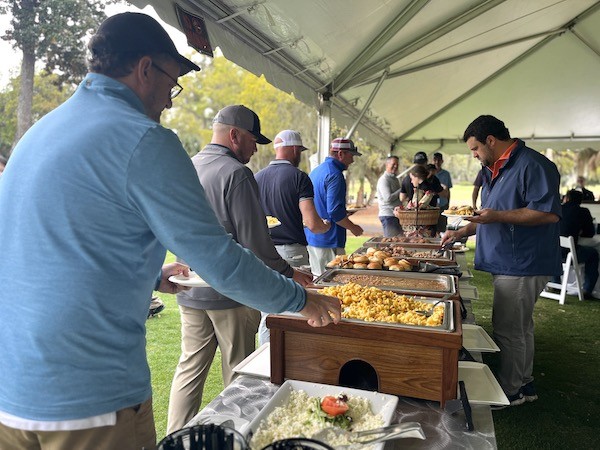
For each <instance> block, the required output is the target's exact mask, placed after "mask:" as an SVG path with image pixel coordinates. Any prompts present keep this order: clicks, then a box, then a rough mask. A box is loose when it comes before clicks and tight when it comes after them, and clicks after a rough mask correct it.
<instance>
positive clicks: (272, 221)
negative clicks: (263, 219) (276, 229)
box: [267, 216, 281, 227]
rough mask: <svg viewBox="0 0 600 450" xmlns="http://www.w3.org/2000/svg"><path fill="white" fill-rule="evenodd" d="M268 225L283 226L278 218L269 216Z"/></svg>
mask: <svg viewBox="0 0 600 450" xmlns="http://www.w3.org/2000/svg"><path fill="white" fill-rule="evenodd" d="M267 225H268V226H270V227H273V226H275V225H281V222H280V221H279V219H278V218H277V217H273V216H267Z"/></svg>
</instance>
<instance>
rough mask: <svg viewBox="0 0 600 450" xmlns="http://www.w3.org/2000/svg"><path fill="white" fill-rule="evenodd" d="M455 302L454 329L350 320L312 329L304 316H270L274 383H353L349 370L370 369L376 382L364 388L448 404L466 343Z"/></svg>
mask: <svg viewBox="0 0 600 450" xmlns="http://www.w3.org/2000/svg"><path fill="white" fill-rule="evenodd" d="M454 303H455V305H454V306H455V307H454V308H453V309H452V311H453V314H454V330H453V331H440V330H429V329H427V327H418V329H415V327H404V326H402V325H382V324H376V323H369V322H346V321H342V322H340V323H339V324H337V325H334V324H330V325H328V326H326V327H323V328H313V327H311V326H310V325H308V323H307V321H306V319H305V318H303V317H301V316H290V315H269V316H268V317H267V326H268V327H269V328H270V331H271V382H273V383H275V384H281V383H283V381H284V380H285V379H294V380H302V381H310V382H314V383H324V384H332V385H348V384H347V383H345V382H344V381H343V380H342V378H344V377H346V376H347V375H348V370H349V369H350V368H356V367H360V368H361V370H362V368H367V372H366V374H367V373H368V374H369V375H371V376H372V378H373V379H375V380H376V386H372V385H369V386H362V387H363V388H367V389H369V390H376V391H378V392H382V393H386V394H393V395H401V396H406V397H416V398H420V399H426V400H434V401H438V402H440V406H442V407H443V406H444V404H445V402H446V400H450V399H454V398H456V390H457V383H458V356H459V352H460V349H461V347H462V326H461V318H460V308H458V307H457V306H458V305H456V302H454ZM352 387H358V386H356V385H355V386H352Z"/></svg>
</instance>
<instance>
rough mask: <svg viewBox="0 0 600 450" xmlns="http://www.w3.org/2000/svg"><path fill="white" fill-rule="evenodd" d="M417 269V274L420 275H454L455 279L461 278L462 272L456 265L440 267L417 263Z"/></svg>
mask: <svg viewBox="0 0 600 450" xmlns="http://www.w3.org/2000/svg"><path fill="white" fill-rule="evenodd" d="M418 267H419V268H418V272H421V273H437V274H442V275H455V276H457V277H460V276H462V270H460V266H459V265H458V264H454V265H447V266H440V265H438V264H434V263H430V262H419V265H418Z"/></svg>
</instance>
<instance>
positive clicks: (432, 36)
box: [338, 0, 505, 90]
mask: <svg viewBox="0 0 600 450" xmlns="http://www.w3.org/2000/svg"><path fill="white" fill-rule="evenodd" d="M504 1H505V0H488V1H486V2H485V3H482V4H480V5H478V6H477V7H475V8H470V9H468V10H466V11H463V12H462V13H460V14H458V15H457V16H455V17H453V18H452V19H450V20H449V21H448V22H446V23H445V24H444V25H442V26H438V27H436V28H435V29H433V30H431V31H428V32H427V33H425V34H424V35H422V36H419V37H418V38H417V39H415V40H413V41H412V42H410V43H408V44H407V45H405V46H404V47H402V48H401V49H398V50H396V51H394V52H392V53H390V54H388V55H386V56H384V57H382V58H381V59H380V60H379V61H375V62H373V63H372V64H371V65H370V67H369V69H365V70H363V71H361V72H358V73H357V74H356V78H360V79H364V78H366V77H370V76H372V75H374V74H377V73H379V72H380V71H381V70H382V69H385V68H386V67H388V66H391V65H392V64H394V63H396V62H398V61H399V60H400V59H402V58H405V57H406V56H408V55H411V54H412V53H414V52H416V51H417V50H420V49H421V48H423V47H425V46H426V45H428V44H430V43H431V42H433V41H435V40H436V39H439V38H440V37H441V36H444V35H446V34H448V33H449V32H451V31H453V30H455V29H457V28H459V27H460V26H462V25H464V24H465V23H467V22H470V21H471V20H473V19H475V18H476V17H478V16H480V15H481V14H483V13H485V12H487V11H489V10H490V9H493V8H495V7H496V6H498V5H499V4H501V3H503V2H504ZM338 90H340V87H338Z"/></svg>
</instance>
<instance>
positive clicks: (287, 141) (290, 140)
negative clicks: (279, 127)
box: [273, 130, 307, 151]
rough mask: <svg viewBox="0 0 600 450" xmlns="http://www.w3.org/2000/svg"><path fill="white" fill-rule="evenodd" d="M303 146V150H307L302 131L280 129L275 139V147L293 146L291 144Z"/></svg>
mask: <svg viewBox="0 0 600 450" xmlns="http://www.w3.org/2000/svg"><path fill="white" fill-rule="evenodd" d="M294 145H295V146H297V147H301V148H302V151H304V150H307V148H306V147H305V146H304V145H302V136H300V133H298V132H297V131H294V130H283V131H280V132H279V133H278V134H277V136H275V139H273V147H275V148H279V147H291V146H294Z"/></svg>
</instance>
